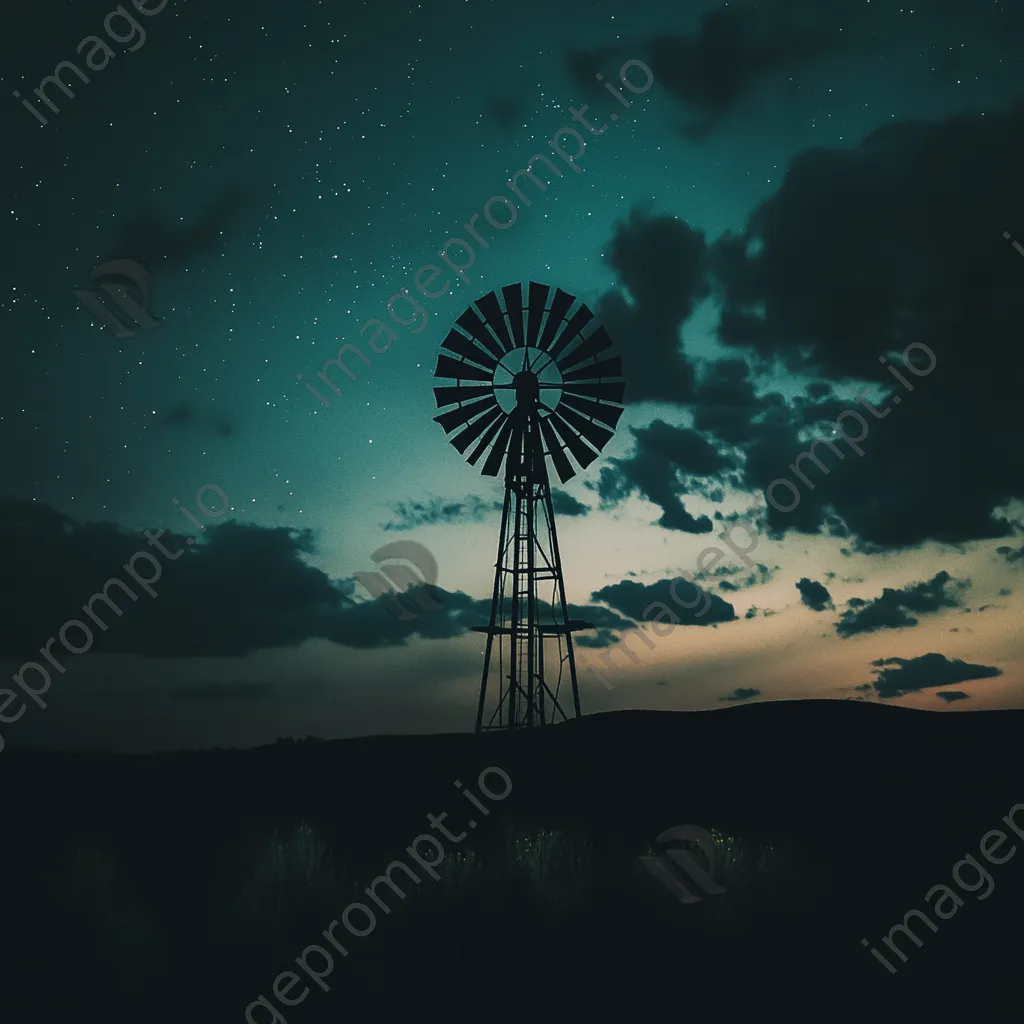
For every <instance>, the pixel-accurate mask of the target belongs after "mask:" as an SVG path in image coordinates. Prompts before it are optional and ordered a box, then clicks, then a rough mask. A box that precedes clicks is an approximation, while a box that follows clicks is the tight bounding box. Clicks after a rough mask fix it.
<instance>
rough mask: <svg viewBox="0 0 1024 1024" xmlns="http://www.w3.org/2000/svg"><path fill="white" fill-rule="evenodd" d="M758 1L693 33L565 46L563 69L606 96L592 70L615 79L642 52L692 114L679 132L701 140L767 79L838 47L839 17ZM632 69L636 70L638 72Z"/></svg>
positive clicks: (713, 15)
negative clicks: (800, 14) (795, 15)
mask: <svg viewBox="0 0 1024 1024" xmlns="http://www.w3.org/2000/svg"><path fill="white" fill-rule="evenodd" d="M763 6H764V5H756V4H749V5H746V6H745V7H742V8H737V7H722V8H719V9H718V10H716V11H712V12H710V13H708V14H705V15H704V17H703V18H702V19H701V22H700V27H699V28H698V30H697V32H696V33H694V34H693V35H680V34H665V35H658V36H654V37H652V38H651V39H649V40H648V41H647V42H646V43H642V44H636V43H634V44H625V43H613V44H609V45H606V46H601V47H595V48H593V49H589V50H570V51H568V52H567V53H566V55H565V64H566V68H567V70H568V72H569V75H570V77H571V78H572V80H573V82H574V83H575V84H576V86H577V87H578V88H579V89H580V90H581V91H582V93H583V97H584V98H585V99H598V98H604V99H607V97H608V93H607V91H606V90H605V87H604V85H603V84H602V83H601V82H600V81H599V80H598V79H597V75H598V74H599V73H603V75H604V77H605V78H606V79H608V80H609V81H610V82H611V83H612V84H613V85H617V84H618V83H617V82H616V78H617V77H618V76H617V74H616V68H615V65H616V64H619V65H621V64H622V63H623V62H624V61H625V60H626V59H629V58H636V55H637V52H638V51H639V52H642V53H643V54H644V56H645V57H646V59H647V60H648V61H649V63H650V68H651V71H652V73H653V75H654V80H655V83H656V84H657V85H659V86H661V87H662V88H663V89H665V90H666V91H667V92H668V94H669V95H670V96H672V97H673V98H674V99H675V100H676V101H678V102H679V103H680V104H681V105H682V106H683V107H684V109H685V110H686V111H687V112H688V113H689V114H691V115H695V116H696V119H695V120H691V121H689V122H688V123H687V124H686V125H685V126H683V128H682V129H681V131H682V134H683V135H684V136H685V137H686V138H688V139H689V140H690V141H692V142H702V141H704V140H705V139H706V138H707V137H708V136H709V135H710V134H711V132H712V130H713V128H714V127H715V125H716V124H717V123H718V122H719V121H720V120H721V119H722V118H724V117H725V116H727V115H728V114H729V113H731V112H732V111H733V110H734V109H736V108H737V106H739V104H740V103H741V102H742V101H743V100H744V99H746V98H747V97H749V96H751V95H753V94H754V93H755V91H757V90H758V89H759V88H760V87H761V86H762V85H763V83H764V82H765V81H766V80H767V79H768V78H770V77H771V76H773V75H775V76H780V77H781V76H782V75H783V74H785V73H787V72H788V73H792V72H795V71H797V70H799V69H800V68H802V67H804V66H806V65H807V64H809V63H810V62H812V61H813V60H815V59H816V58H818V57H820V56H822V55H823V54H825V53H826V52H828V51H829V50H834V49H836V48H837V43H838V41H839V40H840V39H842V38H843V37H842V36H840V35H839V31H838V26H839V25H840V24H842V21H840V20H839V19H832V20H833V22H835V24H833V25H831V26H829V27H825V26H823V25H822V24H821V19H815V18H812V19H807V18H805V19H804V20H803V23H800V22H797V21H795V20H794V19H792V18H789V17H788V15H789V13H790V8H791V7H792V6H794V5H793V4H792V3H787V4H782V5H772V9H771V10H770V12H765V13H766V16H762V11H761V10H760V8H761V7H763ZM804 13H806V11H805V12H804ZM846 27H847V28H849V24H847V25H846ZM634 74H635V75H637V77H639V72H634ZM780 84H781V83H780ZM792 89H793V83H792V82H787V84H786V87H785V91H786V92H787V93H791V92H792Z"/></svg>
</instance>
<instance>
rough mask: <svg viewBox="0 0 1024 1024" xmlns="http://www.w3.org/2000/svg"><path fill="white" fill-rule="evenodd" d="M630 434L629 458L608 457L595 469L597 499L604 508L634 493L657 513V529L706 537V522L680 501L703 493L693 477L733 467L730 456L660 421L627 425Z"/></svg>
mask: <svg viewBox="0 0 1024 1024" xmlns="http://www.w3.org/2000/svg"><path fill="white" fill-rule="evenodd" d="M630 432H631V433H632V435H633V438H634V441H635V450H634V454H632V455H631V456H629V457H627V458H624V459H610V460H609V462H610V463H611V465H610V466H605V467H603V468H602V470H601V476H600V479H599V483H598V495H599V496H600V498H601V499H602V502H604V503H605V504H606V505H607V504H610V503H612V502H613V501H622V500H624V499H625V498H627V497H628V496H629V495H630V494H633V493H637V494H639V495H640V496H641V497H642V498H644V499H646V500H647V501H649V502H651V503H652V504H654V505H657V506H658V508H660V509H661V513H662V514H661V516H660V518H659V519H658V520H657V525H658V526H661V527H662V528H664V529H666V530H679V531H681V532H683V533H697V534H700V533H711V532H712V531H713V530H714V524H713V523H712V521H711V519H710V518H709V517H708V516H700V517H694V516H692V515H691V514H690V513H689V512H687V511H686V507H685V505H684V504H683V502H682V497H683V496H684V495H687V494H693V493H696V494H702V493H703V492H704V491H705V490H706V488H704V487H703V486H702V485H701V483H700V479H699V478H705V477H709V476H716V475H720V474H726V473H728V472H729V471H730V470H733V469H735V467H736V466H737V460H736V458H735V456H734V455H733V454H732V453H731V452H728V451H723V450H722V449H721V448H720V447H719V446H716V445H714V444H712V443H710V442H709V441H708V440H707V438H705V437H704V435H703V434H700V433H699V432H698V431H696V430H691V429H689V428H688V427H677V426H673V425H671V424H669V423H666V422H665V421H664V420H660V419H659V420H655V421H654V422H653V423H651V424H650V425H649V426H647V427H639V428H636V427H631V428H630ZM705 496H706V495H705ZM719 500H721V499H720V498H719Z"/></svg>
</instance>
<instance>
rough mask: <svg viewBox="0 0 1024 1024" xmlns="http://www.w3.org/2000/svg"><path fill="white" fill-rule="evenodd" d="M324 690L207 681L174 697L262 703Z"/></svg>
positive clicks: (301, 685)
mask: <svg viewBox="0 0 1024 1024" xmlns="http://www.w3.org/2000/svg"><path fill="white" fill-rule="evenodd" d="M320 689H322V686H321V684H320V683H312V682H302V683H267V682H261V681H245V680H234V681H232V682H230V683H225V682H219V681H217V680H213V679H210V680H206V681H204V682H201V683H188V684H186V685H184V686H178V687H176V688H175V689H174V696H175V697H177V698H178V699H179V700H192V701H241V702H245V701H260V700H269V699H271V698H272V697H274V696H287V697H288V698H289V699H294V698H297V697H302V698H304V697H306V696H308V695H309V694H311V693H313V692H315V691H317V690H320Z"/></svg>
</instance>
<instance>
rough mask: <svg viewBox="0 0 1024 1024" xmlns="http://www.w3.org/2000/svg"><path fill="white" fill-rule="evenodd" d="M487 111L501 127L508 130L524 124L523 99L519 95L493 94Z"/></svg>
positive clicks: (488, 115)
mask: <svg viewBox="0 0 1024 1024" xmlns="http://www.w3.org/2000/svg"><path fill="white" fill-rule="evenodd" d="M485 113H486V115H487V117H489V118H490V119H491V120H492V121H493V122H494V123H495V124H496V125H497V126H498V127H499V128H503V129H505V130H506V131H507V130H510V129H512V128H515V127H516V126H517V125H520V124H522V122H523V118H524V116H525V112H524V107H523V103H522V100H520V99H519V98H518V97H517V96H493V97H492V98H491V99H490V100H489V101H488V103H487V106H486V108H485Z"/></svg>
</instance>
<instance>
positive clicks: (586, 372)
mask: <svg viewBox="0 0 1024 1024" xmlns="http://www.w3.org/2000/svg"><path fill="white" fill-rule="evenodd" d="M621 376H622V360H621V359H620V358H619V357H618V356H615V358H614V359H605V360H604V361H603V362H600V363H594V364H593V365H592V366H584V367H582V368H581V369H579V370H573V371H572V372H571V373H563V374H562V381H563V382H564V383H568V382H570V381H574V380H598V379H600V378H601V377H621Z"/></svg>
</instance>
